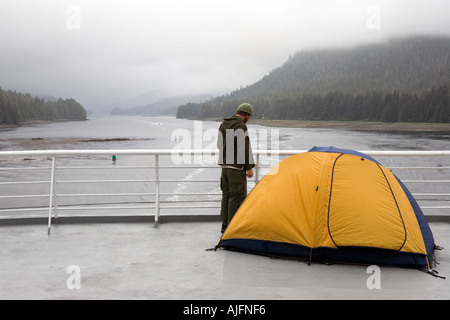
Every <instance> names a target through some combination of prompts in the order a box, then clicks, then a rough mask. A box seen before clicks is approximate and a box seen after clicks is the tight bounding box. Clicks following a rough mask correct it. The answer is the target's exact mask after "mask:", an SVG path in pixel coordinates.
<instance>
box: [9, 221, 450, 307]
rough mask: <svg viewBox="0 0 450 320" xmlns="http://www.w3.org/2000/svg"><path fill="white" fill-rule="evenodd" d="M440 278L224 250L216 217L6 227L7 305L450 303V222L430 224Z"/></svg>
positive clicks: (402, 269)
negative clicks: (166, 301)
mask: <svg viewBox="0 0 450 320" xmlns="http://www.w3.org/2000/svg"><path fill="white" fill-rule="evenodd" d="M430 227H431V229H432V231H433V234H434V237H435V242H436V244H437V245H439V246H441V247H443V248H444V249H443V250H439V251H436V257H437V261H438V263H439V264H438V265H437V266H436V268H435V270H437V271H438V272H439V275H441V276H444V277H447V279H441V278H438V277H434V276H432V275H430V274H427V273H425V272H422V271H419V270H413V269H404V268H394V267H381V268H380V273H379V275H380V277H379V278H378V280H379V282H378V283H379V284H380V288H379V289H378V288H374V289H370V288H369V287H370V285H369V286H368V283H369V284H370V283H373V282H372V280H371V279H372V278H371V276H372V275H375V274H372V271H371V270H369V269H368V267H367V266H361V265H341V264H332V265H325V264H319V263H311V264H310V265H308V263H307V262H304V261H296V260H288V259H274V258H269V257H265V256H259V255H253V254H247V253H240V252H233V251H228V250H223V249H219V250H217V251H207V250H206V249H209V248H212V247H214V246H215V245H216V244H217V243H218V241H219V239H220V235H221V234H220V222H218V221H214V219H209V220H203V221H202V220H201V219H194V220H192V221H181V220H180V221H177V220H176V219H175V220H173V221H164V220H162V222H161V223H160V225H159V226H158V227H157V228H155V227H154V226H153V223H151V222H137V221H135V222H123V221H116V222H115V223H101V222H90V223H88V222H86V221H85V222H83V223H79V222H78V223H77V222H72V223H59V224H58V225H53V226H52V229H51V234H50V235H47V228H46V225H45V224H35V223H32V224H17V223H15V224H10V225H0V243H1V244H2V245H1V246H0V257H1V259H0V270H1V273H0V299H2V300H5V299H6V300H9V299H39V300H44V299H45V300H47V299H48V300H57V299H58V300H59V299H95V300H97V299H120V300H128V299H150V300H160V299H170V300H205V299H206V300H303V299H308V300H309V299H321V300H334V299H346V300H360V299H369V300H372V299H383V300H394V299H420V300H428V299H450V286H449V285H448V281H449V280H448V276H450V251H449V248H450V223H448V220H447V221H445V219H437V220H436V221H431V222H430Z"/></svg>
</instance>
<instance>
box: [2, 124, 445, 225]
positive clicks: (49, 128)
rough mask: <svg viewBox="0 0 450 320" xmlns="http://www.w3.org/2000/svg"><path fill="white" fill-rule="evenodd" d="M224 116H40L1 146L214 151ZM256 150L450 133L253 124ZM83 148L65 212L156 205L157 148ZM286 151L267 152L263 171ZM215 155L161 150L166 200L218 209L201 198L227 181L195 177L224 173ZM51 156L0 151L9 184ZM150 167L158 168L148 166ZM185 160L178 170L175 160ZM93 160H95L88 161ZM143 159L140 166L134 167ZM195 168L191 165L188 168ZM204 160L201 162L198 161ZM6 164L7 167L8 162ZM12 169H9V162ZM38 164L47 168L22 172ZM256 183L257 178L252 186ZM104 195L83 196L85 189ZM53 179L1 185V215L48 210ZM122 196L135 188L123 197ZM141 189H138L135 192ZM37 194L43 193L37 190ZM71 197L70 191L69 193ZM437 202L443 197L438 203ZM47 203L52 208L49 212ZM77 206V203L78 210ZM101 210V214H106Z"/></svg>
mask: <svg viewBox="0 0 450 320" xmlns="http://www.w3.org/2000/svg"><path fill="white" fill-rule="evenodd" d="M219 125H220V123H219V122H216V121H193V120H186V119H176V118H175V117H171V116H161V117H158V116H152V117H144V116H104V117H101V116H91V118H90V119H89V120H88V121H75V122H55V123H36V124H30V125H25V126H20V127H16V128H8V129H2V130H0V151H13V150H47V149H66V150H78V149H93V150H96V149H119V150H122V149H168V150H174V149H200V148H202V149H214V148H215V145H216V137H217V129H218V127H219ZM248 127H249V134H250V138H251V139H252V147H253V149H262V150H265V149H280V150H309V149H311V148H312V147H314V146H334V147H340V148H347V149H354V150H360V151H367V150H450V131H381V130H374V131H367V130H364V131H361V130H349V129H327V128H321V129H318V128H275V127H265V126H262V125H254V124H252V123H251V121H250V122H249V123H248ZM112 156H113V154H111V155H110V156H104V155H102V156H98V155H96V156H78V157H69V156H64V157H59V158H57V171H56V180H57V185H56V189H57V193H58V199H57V201H58V203H57V204H58V206H59V207H61V208H63V207H65V209H66V210H64V211H62V210H61V213H60V215H62V214H68V215H70V214H77V215H80V214H90V212H91V211H92V210H76V209H75V208H76V207H77V206H86V205H90V206H93V205H94V207H95V205H97V206H101V207H102V209H101V210H97V213H98V211H101V214H116V213H117V212H120V214H122V215H123V214H124V211H125V212H126V213H127V214H140V213H143V212H145V210H151V209H142V208H137V209H125V210H119V211H117V210H116V209H111V210H105V209H103V208H104V207H105V206H111V207H113V206H134V205H136V206H140V207H142V206H146V205H148V206H149V207H151V206H153V205H154V202H155V198H154V196H153V195H152V194H153V193H154V192H155V183H154V182H152V180H154V179H155V169H154V168H153V166H154V164H155V162H154V157H153V156H120V155H117V156H116V160H115V161H113V160H112ZM282 158H283V157H281V156H275V157H274V156H272V157H262V158H261V159H260V160H261V163H262V164H263V165H265V166H266V168H263V169H261V176H263V175H264V173H265V172H267V170H269V168H270V167H271V166H273V165H275V164H276V163H277V162H278V161H280V160H282ZM377 160H378V161H379V162H381V163H382V164H384V165H385V166H387V167H389V166H392V167H399V166H409V167H423V166H427V167H429V166H436V167H442V168H444V167H450V158H449V157H432V158H430V157H380V158H377ZM215 163H216V159H215V158H214V157H213V156H204V157H202V156H184V157H183V155H181V154H175V155H171V156H165V157H161V159H160V165H161V166H163V167H172V168H163V169H161V171H160V179H162V180H165V179H167V180H171V181H170V182H164V183H161V192H162V193H163V194H164V195H162V196H161V205H162V207H164V205H166V206H174V205H180V206H186V208H187V209H185V210H184V209H183V210H181V211H182V213H186V212H187V211H189V212H191V213H192V212H194V213H195V212H204V211H208V212H210V213H211V214H217V213H218V209H214V208H209V207H208V208H205V209H191V208H188V207H189V206H191V205H200V206H201V205H205V206H214V205H215V206H218V205H219V203H218V200H220V188H219V184H218V182H195V180H202V179H203V180H205V179H206V180H211V179H219V177H220V168H219V167H218V166H217V165H216V164H215ZM50 166H51V159H50V158H49V157H45V156H29V157H28V156H27V157H23V156H22V157H0V183H1V182H13V181H29V180H32V181H47V180H49V172H50V170H49V169H48V168H49V167H50ZM146 166H148V167H149V168H145V167H146ZM174 166H175V168H173V167H174ZM85 167H88V168H87V169H86V168H85ZM127 167H139V168H127ZM187 167H189V168H187ZM191 167H195V168H191ZM2 168H3V170H1V169H2ZM5 168H7V170H4V169H5ZM23 168H34V169H37V170H22V169H23ZM393 172H394V173H395V174H396V175H397V176H398V177H399V178H400V179H402V180H403V179H422V178H427V179H450V170H448V169H434V170H428V169H426V170H413V169H406V170H405V169H401V170H398V169H394V170H393ZM109 179H112V180H139V182H137V183H132V182H123V183H101V182H100V183H80V182H74V181H75V180H85V181H86V180H88V181H91V180H109ZM253 187H254V183H253V184H252V183H249V192H250V191H251V189H252V188H253ZM408 187H409V188H410V190H411V192H413V193H427V192H439V193H450V184H448V183H447V184H444V183H433V184H430V183H428V184H423V183H422V184H414V183H412V184H410V185H408ZM92 193H94V194H96V196H83V195H84V194H92ZM182 193H211V194H212V195H202V196H189V195H180V194H182ZM48 194H49V184H48V183H42V184H39V183H32V184H26V185H20V186H19V185H11V184H0V197H1V196H2V197H3V198H0V201H1V202H0V203H1V204H0V216H8V217H16V216H18V215H27V216H29V215H33V216H35V215H38V216H39V215H44V216H45V214H48V203H49V197H48ZM120 194H128V195H126V196H120ZM131 194H136V195H131ZM13 195H30V197H29V198H6V196H13ZM31 195H39V196H38V197H31ZM60 195H61V196H60ZM416 199H417V200H418V201H419V204H421V205H424V206H427V205H428V204H429V203H431V202H432V203H433V204H436V205H438V204H447V205H449V200H450V197H448V196H441V197H440V198H436V196H434V197H428V196H421V197H419V198H418V197H416ZM436 200H437V201H436ZM27 207H32V208H35V209H39V208H42V210H41V211H39V210H35V211H31V212H28V211H25V210H24V211H21V210H15V211H12V212H8V211H7V210H6V209H21V208H27ZM45 207H47V209H46V210H45ZM70 208H73V210H71V209H70ZM167 212H170V213H171V214H173V213H174V212H180V209H162V211H161V215H164V214H165V213H167ZM97 213H96V214H97Z"/></svg>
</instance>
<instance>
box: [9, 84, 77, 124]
mask: <svg viewBox="0 0 450 320" xmlns="http://www.w3.org/2000/svg"><path fill="white" fill-rule="evenodd" d="M31 120H45V121H53V120H86V110H85V109H84V108H83V106H82V105H81V104H80V103H78V102H77V101H76V100H74V99H61V98H59V99H58V100H57V101H46V100H44V99H42V98H39V97H32V96H31V95H30V94H28V93H25V94H24V93H17V92H13V91H10V90H8V91H5V90H3V89H2V88H0V124H18V123H19V122H24V121H31Z"/></svg>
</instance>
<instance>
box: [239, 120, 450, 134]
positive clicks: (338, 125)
mask: <svg viewBox="0 0 450 320" xmlns="http://www.w3.org/2000/svg"><path fill="white" fill-rule="evenodd" d="M248 124H249V125H252V124H256V125H262V126H267V127H284V128H318V129H347V130H382V131H450V124H449V123H407V122H394V123H385V122H370V121H367V122H366V121H312V120H262V119H251V120H250V121H249V122H248Z"/></svg>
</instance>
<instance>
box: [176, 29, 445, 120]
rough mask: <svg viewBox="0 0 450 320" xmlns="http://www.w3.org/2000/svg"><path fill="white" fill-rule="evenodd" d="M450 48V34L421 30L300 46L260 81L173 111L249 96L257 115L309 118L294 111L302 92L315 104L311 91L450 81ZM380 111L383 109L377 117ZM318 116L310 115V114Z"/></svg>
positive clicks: (390, 88)
mask: <svg viewBox="0 0 450 320" xmlns="http://www.w3.org/2000/svg"><path fill="white" fill-rule="evenodd" d="M449 54H450V38H448V37H425V36H424V37H412V38H407V39H393V40H390V41H387V42H385V43H380V44H373V45H364V46H359V47H355V48H349V49H327V50H310V51H300V52H297V53H295V54H294V55H292V56H291V57H290V58H289V59H288V61H286V62H285V63H284V64H283V65H282V66H281V67H279V68H277V69H274V70H272V71H271V72H270V73H269V74H268V75H266V76H265V77H263V78H262V79H261V80H259V81H258V82H256V83H254V84H252V85H249V86H247V87H245V88H242V89H239V90H235V91H233V92H231V93H230V94H227V95H223V96H220V97H217V98H216V99H213V100H212V101H208V102H204V103H203V104H186V105H183V106H180V108H179V109H178V112H177V116H178V117H181V118H183V117H190V118H203V117H222V116H226V115H228V114H229V113H230V112H233V108H235V107H236V105H237V104H239V103H240V102H244V101H248V102H250V103H252V102H253V103H254V104H255V106H256V107H257V108H258V110H259V112H258V114H259V115H261V113H266V115H268V114H271V115H272V116H276V117H278V118H287V117H288V116H287V114H289V116H297V117H298V118H301V119H312V118H311V117H310V116H309V115H308V114H305V112H302V110H300V111H298V110H296V111H298V112H292V109H302V108H303V109H304V108H305V107H306V106H305V99H306V97H309V98H310V99H309V101H310V102H308V104H309V105H308V107H309V108H314V105H311V104H313V102H311V101H312V100H311V99H312V97H313V96H319V97H325V96H326V95H329V94H332V93H339V94H340V95H345V96H346V97H347V98H348V96H349V95H350V96H356V95H369V94H372V93H373V92H378V93H383V95H382V97H381V98H383V97H384V96H385V95H386V94H393V93H394V92H395V93H396V94H401V93H408V94H413V95H414V94H417V95H418V94H420V92H422V91H426V90H431V88H432V87H433V86H435V87H442V86H448V84H449V76H450V75H449V73H450V72H449V70H450V69H449V68H450V65H449ZM443 90H444V91H445V89H443ZM441 95H442V92H441ZM381 98H380V99H381ZM347 100H348V99H347ZM340 102H343V101H340ZM344 102H345V101H344ZM442 103H444V102H442ZM277 108H285V109H290V110H289V112H286V115H285V116H284V115H283V114H279V113H278V114H277V112H275V111H274V110H273V109H277ZM444 112H445V111H444ZM312 113H314V112H312ZM381 113H382V110H381V111H380V118H381ZM322 118H323V116H318V117H317V116H314V119H322ZM376 118H377V117H375V120H376ZM390 119H395V117H390ZM355 120H359V119H355ZM371 120H374V119H371ZM394 121H395V120H394Z"/></svg>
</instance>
